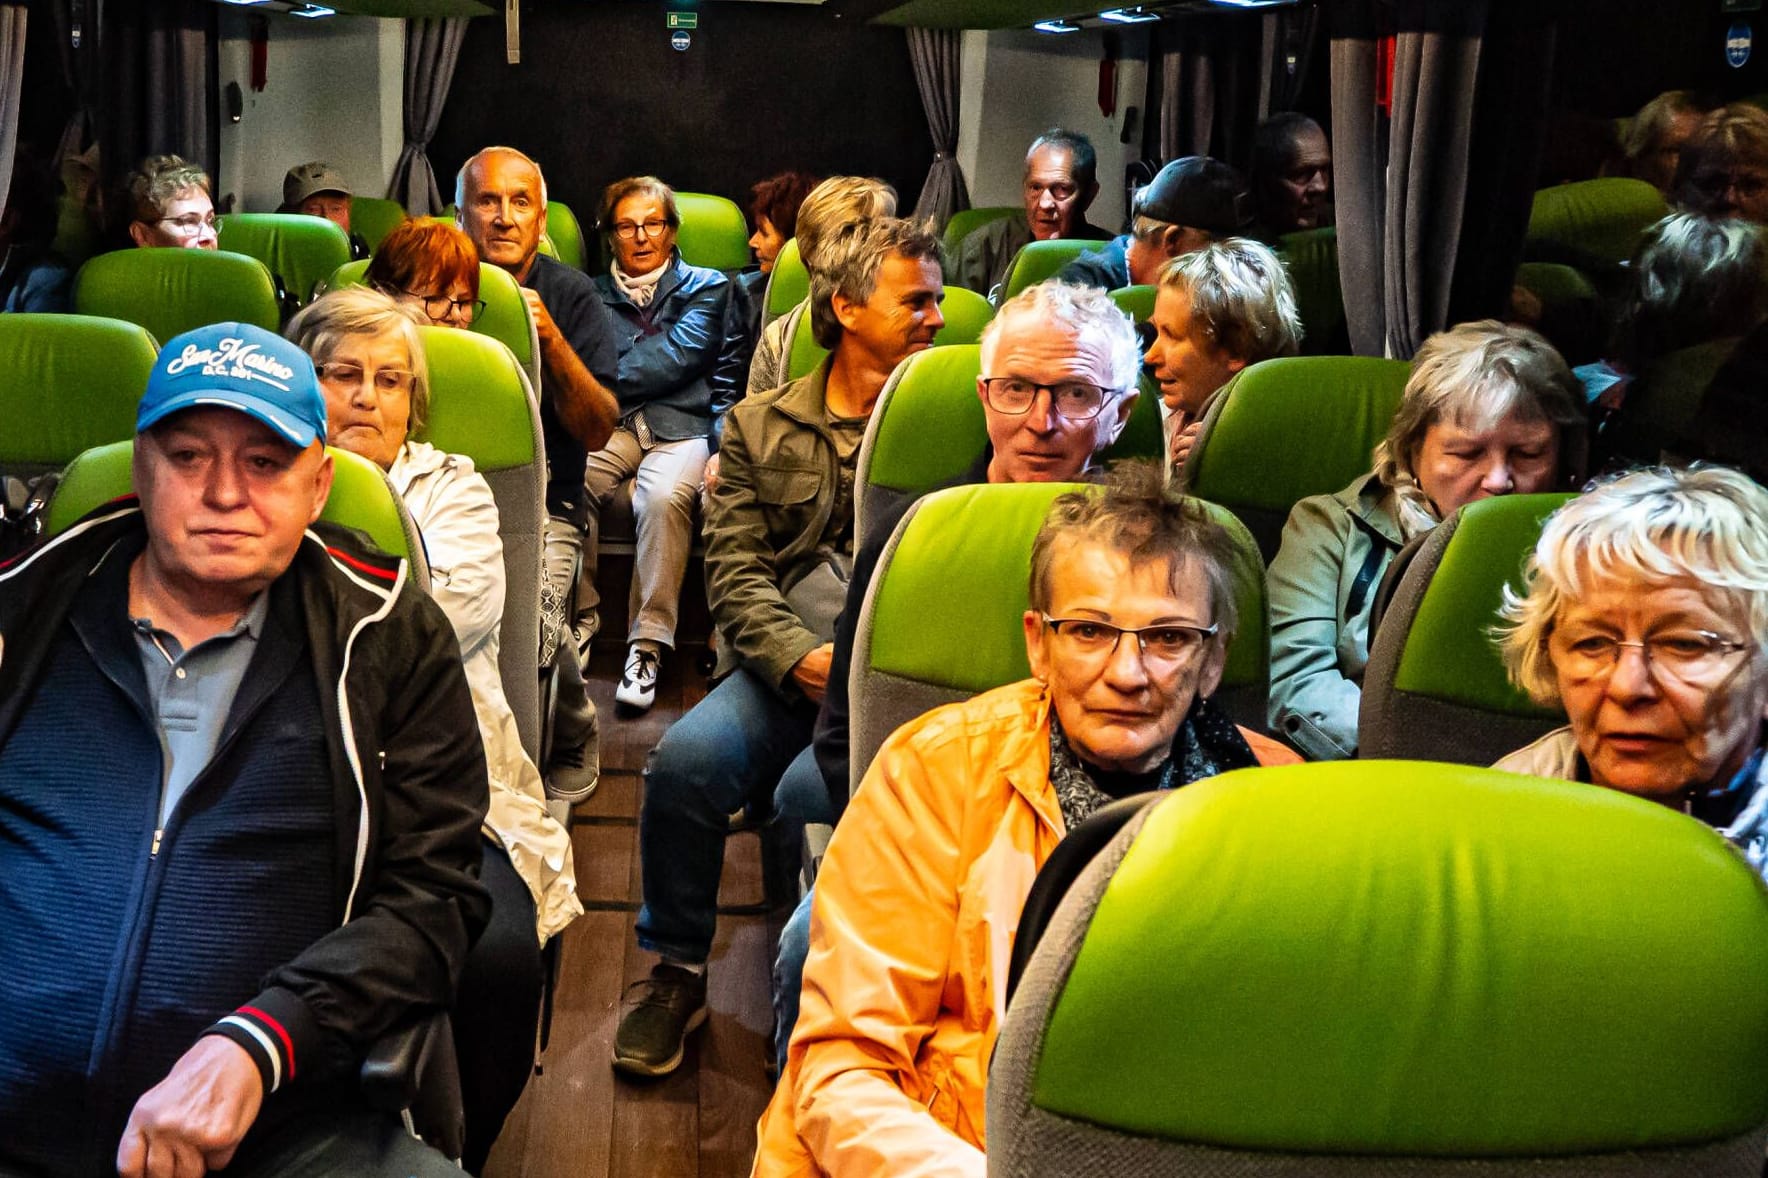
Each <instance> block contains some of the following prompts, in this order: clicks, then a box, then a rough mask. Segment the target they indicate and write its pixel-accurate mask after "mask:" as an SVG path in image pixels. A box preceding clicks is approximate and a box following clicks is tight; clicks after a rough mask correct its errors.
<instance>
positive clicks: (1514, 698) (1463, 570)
mask: <svg viewBox="0 0 1768 1178" xmlns="http://www.w3.org/2000/svg"><path fill="white" fill-rule="evenodd" d="M1570 498H1571V496H1570V495H1499V496H1497V497H1496V498H1492V499H1481V500H1477V501H1476V502H1473V503H1469V504H1468V505H1467V506H1465V507H1463V508H1462V509H1461V511H1460V513H1459V514H1458V516H1457V517H1456V518H1455V519H1454V520H1453V521H1452V526H1453V528H1454V531H1453V532H1452V533H1451V534H1450V536H1449V542H1448V544H1447V545H1446V546H1445V547H1444V548H1443V555H1442V559H1441V560H1440V561H1439V562H1438V563H1437V567H1436V571H1435V573H1434V574H1433V575H1432V576H1431V578H1430V586H1429V588H1428V589H1426V590H1425V593H1424V597H1423V599H1422V600H1420V601H1419V603H1418V610H1417V613H1416V614H1415V615H1414V616H1413V619H1412V626H1411V629H1410V630H1408V631H1407V633H1406V646H1405V649H1404V651H1402V652H1401V654H1400V662H1399V668H1398V669H1397V670H1396V672H1395V673H1394V690H1395V691H1404V692H1408V693H1410V694H1413V695H1422V696H1428V697H1429V698H1431V699H1438V700H1442V701H1443V702H1445V703H1452V704H1461V705H1464V706H1467V707H1472V708H1479V709H1481V710H1483V711H1487V712H1500V713H1504V714H1506V715H1518V716H1554V715H1557V714H1558V710H1557V709H1553V708H1542V707H1540V706H1539V705H1537V704H1535V703H1533V702H1531V701H1530V700H1529V698H1528V697H1527V696H1526V695H1524V694H1523V693H1522V692H1520V691H1518V690H1517V689H1516V688H1515V687H1514V686H1513V685H1512V684H1511V682H1510V680H1509V678H1508V677H1507V676H1506V675H1505V673H1504V663H1503V660H1502V659H1501V658H1500V656H1499V654H1498V647H1497V644H1496V642H1495V641H1494V640H1493V637H1492V629H1491V628H1492V626H1493V625H1494V624H1495V623H1496V622H1497V621H1498V607H1499V605H1501V604H1502V603H1503V600H1504V587H1505V586H1506V585H1510V586H1512V587H1513V588H1517V589H1520V588H1521V586H1522V569H1523V565H1524V563H1525V562H1526V561H1527V560H1528V557H1529V553H1531V552H1533V551H1534V548H1535V541H1537V540H1539V539H1540V538H1541V525H1542V524H1543V523H1544V522H1545V521H1546V519H1547V517H1548V516H1549V515H1552V514H1553V512H1554V511H1555V510H1556V509H1557V508H1558V507H1559V506H1560V505H1561V504H1562V503H1565V502H1566V501H1567V500H1568V499H1570ZM1444 526H1451V525H1444Z"/></svg>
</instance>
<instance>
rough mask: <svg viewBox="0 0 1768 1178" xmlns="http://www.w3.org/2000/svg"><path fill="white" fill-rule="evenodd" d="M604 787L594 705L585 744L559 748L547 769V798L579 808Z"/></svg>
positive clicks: (557, 747)
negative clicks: (596, 788)
mask: <svg viewBox="0 0 1768 1178" xmlns="http://www.w3.org/2000/svg"><path fill="white" fill-rule="evenodd" d="M601 783H602V736H601V725H600V724H599V723H598V722H597V720H596V715H595V704H594V702H593V701H592V702H591V703H590V713H589V732H588V733H587V734H586V735H585V736H584V738H583V742H582V743H581V744H578V745H574V746H572V747H570V748H566V747H563V746H560V745H558V744H555V745H554V746H553V750H552V756H551V758H550V759H548V761H547V765H546V794H547V796H548V797H550V798H557V799H558V800H559V801H561V802H569V803H570V804H571V805H573V806H575V805H576V804H577V803H578V802H583V801H587V800H589V798H590V796H591V795H592V794H594V793H595V787H596V786H598V785H600V784H601Z"/></svg>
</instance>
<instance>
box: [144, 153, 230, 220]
mask: <svg viewBox="0 0 1768 1178" xmlns="http://www.w3.org/2000/svg"><path fill="white" fill-rule="evenodd" d="M192 189H201V190H202V192H203V194H204V195H205V196H209V197H211V198H212V197H213V195H214V190H213V188H212V187H211V186H210V184H209V174H208V173H207V172H205V171H203V170H202V168H201V167H199V166H198V165H196V164H193V163H191V162H190V161H189V160H187V159H185V158H184V157H183V156H178V155H150V156H148V157H147V158H146V159H144V160H142V161H141V166H140V167H139V168H136V169H135V170H134V171H133V172H131V173H129V175H128V177H127V178H126V179H125V180H124V181H123V190H124V192H126V193H127V194H128V197H129V216H130V219H131V220H135V221H146V222H153V221H157V220H159V219H160V218H161V217H163V216H165V215H166V207H167V206H168V205H170V204H171V203H172V202H173V201H175V200H177V199H178V198H179V197H180V196H182V195H183V194H184V193H186V192H189V191H191V190H192Z"/></svg>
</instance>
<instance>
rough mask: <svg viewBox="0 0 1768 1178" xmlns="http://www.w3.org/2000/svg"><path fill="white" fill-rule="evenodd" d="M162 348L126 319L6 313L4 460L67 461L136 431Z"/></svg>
mask: <svg viewBox="0 0 1768 1178" xmlns="http://www.w3.org/2000/svg"><path fill="white" fill-rule="evenodd" d="M158 352H159V348H158V347H157V346H156V345H155V344H154V341H153V337H152V336H150V335H148V333H147V331H146V330H145V329H144V328H142V327H140V326H138V325H137V324H134V323H125V322H123V321H122V320H120V319H100V318H98V317H96V316H91V315H32V314H22V313H21V314H12V315H0V422H4V423H5V424H4V426H0V462H15V463H30V464H40V465H43V466H62V465H64V464H66V463H67V462H69V461H71V460H72V459H73V457H74V456H75V455H76V454H78V453H80V451H82V450H87V449H90V448H91V447H93V446H100V445H103V444H105V443H106V442H118V441H123V440H125V439H127V438H132V437H134V436H135V406H136V403H137V402H139V401H140V400H141V393H142V390H143V389H145V388H146V387H147V378H148V374H149V373H151V372H152V371H153V362H154V357H155V355H157V354H158Z"/></svg>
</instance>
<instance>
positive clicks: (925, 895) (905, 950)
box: [753, 679, 1301, 1178]
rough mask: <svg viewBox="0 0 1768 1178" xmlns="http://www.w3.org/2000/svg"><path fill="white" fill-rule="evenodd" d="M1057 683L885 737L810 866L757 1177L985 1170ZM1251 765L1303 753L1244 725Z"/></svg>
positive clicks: (1047, 810)
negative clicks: (992, 1078)
mask: <svg viewBox="0 0 1768 1178" xmlns="http://www.w3.org/2000/svg"><path fill="white" fill-rule="evenodd" d="M1049 706H1050V705H1049V696H1048V694H1047V693H1046V692H1045V690H1044V688H1043V685H1042V684H1040V683H1038V682H1036V681H1035V680H1029V679H1028V680H1024V681H1022V682H1019V683H1014V684H1010V685H1008V686H1006V687H1001V688H997V689H995V690H993V691H989V692H986V693H984V694H982V695H979V696H976V697H975V698H973V699H970V700H967V701H965V702H962V703H957V704H952V705H950V706H947V707H942V708H938V709H935V710H934V711H932V712H929V713H927V714H926V715H925V716H922V717H920V718H919V719H917V720H914V721H912V722H911V723H908V724H905V725H903V727H902V728H900V729H898V730H897V732H896V733H895V734H894V735H893V736H891V738H890V739H889V740H888V741H886V742H885V743H884V746H883V748H881V749H880V750H879V752H878V756H877V759H876V760H875V761H874V762H873V763H872V767H871V769H870V771H869V772H868V773H867V774H866V777H865V780H864V782H863V783H862V785H861V788H860V789H859V791H858V792H857V793H856V794H855V796H854V799H853V802H852V803H851V804H850V805H849V807H848V809H847V813H846V814H845V815H844V816H843V817H842V820H841V825H840V828H839V829H838V830H837V832H836V834H835V838H834V840H833V841H831V842H830V844H829V850H828V854H827V856H826V857H825V858H824V860H823V868H822V871H821V873H820V874H819V875H818V877H817V884H816V892H815V896H816V898H815V900H814V901H813V903H812V909H811V926H810V957H809V959H808V960H807V961H806V963H805V967H804V990H803V998H802V1005H801V1007H800V1011H799V1015H798V1025H797V1028H796V1029H795V1030H794V1031H793V1034H792V1044H791V1048H790V1051H789V1053H788V1057H787V1062H786V1071H785V1073H784V1074H783V1075H782V1076H781V1077H780V1083H779V1087H778V1088H777V1089H775V1091H774V1097H773V1101H772V1103H771V1104H769V1106H768V1108H767V1111H766V1112H765V1113H763V1114H762V1118H761V1124H760V1126H759V1129H758V1134H759V1137H760V1148H759V1150H758V1152H757V1154H756V1158H755V1168H754V1171H753V1173H754V1174H755V1175H758V1176H765V1178H776V1176H784V1175H791V1176H794V1178H797V1176H801V1175H819V1174H828V1175H831V1176H832V1178H847V1176H849V1175H851V1176H853V1178H879V1176H880V1175H886V1174H888V1175H893V1176H902V1178H909V1176H913V1178H932V1176H934V1175H968V1176H971V1178H982V1176H983V1174H984V1171H985V1165H984V1161H983V1153H982V1150H983V1093H984V1086H985V1083H986V1081H987V1078H988V1060H989V1056H990V1054H991V1053H992V1051H993V1050H994V1041H995V1035H996V1032H997V1029H998V1027H999V1023H1000V1018H1001V1015H1002V1014H1003V1013H1004V1012H1005V1010H1006V1005H1007V1003H1006V985H1007V964H1008V962H1009V961H1011V960H1012V955H1013V934H1014V932H1015V930H1016V929H1017V928H1018V925H1019V912H1020V909H1021V908H1022V907H1023V906H1024V904H1025V897H1026V895H1027V894H1028V893H1029V892H1030V891H1031V883H1032V880H1033V879H1034V878H1035V877H1036V876H1037V872H1038V868H1040V867H1041V866H1043V863H1044V861H1045V860H1046V859H1048V858H1049V856H1050V852H1051V851H1053V850H1054V849H1055V846H1056V844H1057V842H1058V841H1060V840H1061V838H1062V835H1063V833H1064V826H1063V822H1062V810H1061V807H1060V806H1059V805H1058V804H1057V801H1056V792H1055V790H1054V789H1052V788H1051V787H1050V727H1049ZM1241 731H1242V735H1244V736H1245V737H1246V739H1247V741H1248V743H1250V744H1251V745H1252V749H1253V752H1254V754H1255V755H1256V756H1257V757H1258V759H1259V761H1260V763H1261V764H1267V765H1269V764H1280V763H1288V762H1293V761H1299V760H1300V759H1301V758H1299V757H1298V756H1296V755H1295V754H1294V753H1293V752H1291V751H1289V750H1288V749H1286V748H1284V747H1283V746H1282V745H1279V744H1277V743H1276V742H1275V741H1272V740H1270V739H1268V738H1266V737H1262V736H1259V735H1257V734H1255V733H1251V732H1246V731H1245V730H1244V729H1242V730H1241Z"/></svg>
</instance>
